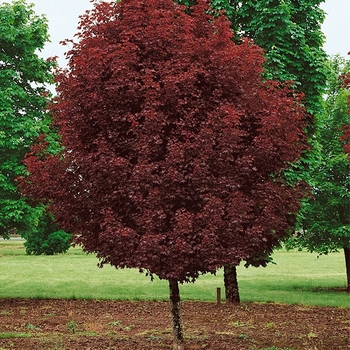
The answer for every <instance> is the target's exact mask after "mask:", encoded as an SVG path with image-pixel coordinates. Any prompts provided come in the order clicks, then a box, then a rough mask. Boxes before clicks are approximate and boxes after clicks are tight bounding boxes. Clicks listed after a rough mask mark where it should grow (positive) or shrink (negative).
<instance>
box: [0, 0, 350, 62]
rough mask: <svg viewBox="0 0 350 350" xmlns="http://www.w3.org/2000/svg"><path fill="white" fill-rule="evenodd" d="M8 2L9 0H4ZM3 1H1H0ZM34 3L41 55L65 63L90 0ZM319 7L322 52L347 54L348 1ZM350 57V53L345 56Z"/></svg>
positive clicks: (349, 38)
mask: <svg viewBox="0 0 350 350" xmlns="http://www.w3.org/2000/svg"><path fill="white" fill-rule="evenodd" d="M6 1H8V0H6ZM0 2H2V0H0ZM27 2H29V3H34V4H35V7H34V11H35V12H36V14H38V15H39V14H45V15H46V17H47V19H48V21H49V34H50V37H51V43H49V44H47V45H46V46H45V49H44V50H43V51H42V52H41V56H42V57H45V58H47V57H50V56H58V57H59V60H58V62H59V65H60V66H64V65H65V64H66V63H65V59H64V52H65V51H66V50H67V47H66V46H62V45H60V44H59V42H60V41H61V40H63V39H72V38H73V36H74V34H75V33H76V32H77V25H78V16H79V15H81V14H83V13H84V12H85V11H86V10H88V9H91V8H92V4H91V2H90V0H27ZM322 8H323V9H324V10H325V11H326V13H327V16H326V20H325V22H324V24H323V27H322V30H323V32H324V34H325V36H326V43H325V46H324V49H325V51H326V52H327V53H328V54H330V55H335V54H338V53H339V54H341V55H342V56H344V57H347V53H348V52H349V51H350V0H326V1H325V2H324V3H323V5H322ZM348 57H349V59H350V56H348Z"/></svg>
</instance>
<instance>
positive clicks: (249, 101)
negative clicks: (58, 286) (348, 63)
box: [22, 0, 306, 281]
mask: <svg viewBox="0 0 350 350" xmlns="http://www.w3.org/2000/svg"><path fill="white" fill-rule="evenodd" d="M206 9H207V4H206V1H204V0H201V1H198V5H197V6H195V7H194V8H193V9H192V11H191V13H188V11H187V12H186V11H184V8H182V7H180V6H178V5H175V4H174V3H173V1H171V0H139V1H134V0H122V1H121V2H119V3H117V4H116V3H115V2H114V1H113V2H111V3H107V2H102V3H96V4H95V7H94V9H93V10H92V11H91V12H90V13H87V14H85V15H84V16H82V17H81V22H80V27H79V33H78V35H77V37H78V38H79V42H78V43H73V48H72V50H71V51H69V52H68V57H69V59H70V61H69V69H68V70H66V71H63V72H61V74H59V75H58V77H57V81H58V83H59V87H58V93H59V99H58V101H57V103H56V104H55V105H54V106H53V107H52V111H53V114H54V121H55V125H56V126H57V127H58V128H59V130H60V134H61V136H62V143H63V145H64V147H65V149H64V151H62V153H61V154H59V155H56V156H49V155H45V142H42V143H41V144H39V145H37V146H36V147H35V148H34V149H33V150H32V152H31V153H30V154H29V155H28V157H27V159H26V164H27V167H28V169H29V171H30V173H31V175H30V176H29V177H28V178H27V179H26V181H25V182H24V183H23V184H22V186H23V190H24V192H25V193H26V194H27V195H32V196H33V197H35V198H36V199H38V200H42V199H45V200H47V201H48V202H49V203H50V208H51V210H52V211H53V212H54V214H55V217H56V219H57V221H58V222H59V223H60V225H61V226H62V227H63V228H64V229H65V230H67V231H68V232H74V234H75V240H76V242H77V243H80V244H82V245H83V247H84V249H85V251H87V252H95V253H97V255H98V257H99V258H100V259H101V263H102V264H104V263H110V264H112V265H114V266H116V267H135V268H140V269H144V270H146V271H148V272H150V273H152V274H156V275H158V276H159V277H160V278H165V279H170V278H176V279H178V280H179V281H186V280H189V279H193V278H196V277H197V276H198V274H199V273H201V272H208V271H215V270H216V269H217V268H218V267H220V266H222V265H223V264H232V263H234V264H237V263H238V262H239V261H241V260H242V259H244V260H245V259H248V258H249V257H252V256H256V255H258V254H259V253H261V252H263V251H266V250H271V249H272V247H273V246H274V245H276V244H278V240H279V239H280V238H281V237H283V236H284V235H285V234H286V232H287V231H288V230H289V229H291V228H292V226H293V223H294V214H293V213H295V212H296V211H297V210H298V207H299V199H300V197H301V196H302V195H303V190H302V189H301V188H299V187H291V186H288V185H286V184H285V183H284V182H283V180H282V179H279V175H278V174H279V173H280V171H281V170H283V169H285V168H286V166H287V163H288V162H293V161H295V160H296V159H298V158H299V157H300V154H301V152H302V151H303V150H304V149H305V147H306V146H305V135H304V133H303V128H304V120H305V116H306V114H305V110H304V108H303V107H301V106H300V103H299V102H300V101H299V97H298V96H296V95H294V94H293V92H292V91H291V90H290V89H288V88H287V87H284V86H281V85H279V84H277V83H274V82H267V83H266V82H265V83H264V82H262V79H261V71H262V63H263V61H264V59H263V54H262V51H261V49H260V48H258V47H257V46H255V45H254V44H253V43H252V42H249V41H245V42H243V43H242V44H240V45H235V44H234V42H233V41H232V40H231V39H232V32H231V31H230V25H229V21H228V20H227V19H226V18H225V17H224V16H219V17H218V18H217V19H214V18H212V17H211V16H210V15H209V14H207V11H206ZM271 174H275V176H273V177H272V176H271Z"/></svg>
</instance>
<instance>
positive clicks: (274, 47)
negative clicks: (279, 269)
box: [178, 0, 328, 302]
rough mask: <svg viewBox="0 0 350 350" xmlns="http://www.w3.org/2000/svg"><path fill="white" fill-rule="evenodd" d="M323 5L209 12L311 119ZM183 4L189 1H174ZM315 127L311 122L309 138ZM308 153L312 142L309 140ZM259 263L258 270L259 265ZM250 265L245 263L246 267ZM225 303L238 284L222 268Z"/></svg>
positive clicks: (260, 5)
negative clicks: (256, 54) (258, 52)
mask: <svg viewBox="0 0 350 350" xmlns="http://www.w3.org/2000/svg"><path fill="white" fill-rule="evenodd" d="M323 1H324V0H284V1H281V0H257V1H248V0H243V1H240V0H212V1H211V7H212V8H213V9H217V10H223V11H224V12H225V13H226V15H227V16H228V18H229V19H230V22H231V28H232V30H233V32H234V33H235V36H234V40H235V41H236V43H238V44H239V43H240V41H241V40H242V39H243V38H244V37H248V38H251V39H253V40H254V42H255V44H257V45H259V46H260V47H261V48H263V49H264V52H265V60H266V61H265V64H264V72H263V76H264V77H265V78H266V79H276V80H278V81H293V84H294V88H295V90H296V91H299V92H303V93H304V94H305V97H304V99H303V103H304V104H305V106H306V108H307V111H308V112H309V113H310V114H311V115H313V116H314V117H315V119H317V118H318V115H319V114H320V113H322V108H323V107H322V94H323V93H324V91H325V83H324V82H325V81H326V77H327V74H328V72H327V55H326V53H325V51H324V50H323V43H324V34H323V32H322V30H321V25H322V23H323V20H324V17H325V13H324V11H323V10H322V9H321V8H320V4H321V3H322V2H323ZM178 2H180V3H183V4H185V5H191V4H193V2H195V1H193V0H179V1H178ZM310 121H311V120H310ZM314 128H315V124H314V122H310V123H309V125H308V131H309V134H310V136H311V135H312V133H313V132H314ZM309 142H310V149H311V150H312V149H313V147H314V146H313V144H312V143H313V139H312V138H310V140H309ZM312 158H313V151H311V152H308V153H307V154H305V155H303V157H302V158H301V160H300V164H299V165H298V166H296V167H294V170H295V172H297V173H298V175H297V174H295V175H294V177H298V178H302V176H301V174H302V173H305V170H306V169H307V168H308V164H309V163H310V162H312ZM271 253H272V250H271V251H270V252H265V253H264V254H263V256H261V257H256V259H255V260H254V262H253V264H252V265H253V266H256V267H258V266H266V265H267V263H268V262H269V261H271V260H272V259H271V257H270V254H271ZM259 264H260V265H259ZM249 265H251V263H250V262H247V263H246V264H245V266H246V267H248V266H249ZM224 279H225V293H226V301H229V302H239V291H238V281H237V273H236V267H235V266H227V267H225V269H224Z"/></svg>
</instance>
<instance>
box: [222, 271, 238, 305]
mask: <svg viewBox="0 0 350 350" xmlns="http://www.w3.org/2000/svg"><path fill="white" fill-rule="evenodd" d="M224 283H225V296H226V302H227V303H239V302H240V298H239V289H238V280H237V269H236V265H225V266H224Z"/></svg>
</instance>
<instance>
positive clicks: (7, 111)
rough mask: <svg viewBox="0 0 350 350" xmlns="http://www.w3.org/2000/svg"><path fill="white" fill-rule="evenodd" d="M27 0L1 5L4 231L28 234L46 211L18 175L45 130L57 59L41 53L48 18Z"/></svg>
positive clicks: (0, 225) (0, 202) (0, 226)
mask: <svg viewBox="0 0 350 350" xmlns="http://www.w3.org/2000/svg"><path fill="white" fill-rule="evenodd" d="M32 8H33V5H27V4H26V3H25V1H23V0H16V1H13V3H12V4H10V3H4V2H2V3H1V4H0V32H1V36H0V96H1V98H0V125H1V128H0V235H1V236H3V237H8V236H9V234H10V233H11V232H19V233H21V234H22V235H26V234H27V233H29V232H31V231H32V230H34V229H35V227H36V225H37V223H38V220H39V218H40V216H41V215H42V213H43V210H42V206H38V207H32V206H31V205H29V204H27V203H26V201H25V198H24V197H22V196H21V194H20V192H19V191H18V190H17V183H16V181H15V179H16V178H17V177H19V176H21V175H24V174H25V171H26V170H25V166H24V165H23V163H22V161H23V158H24V155H25V154H26V153H27V152H28V151H29V150H30V145H31V144H32V143H33V141H34V140H35V139H36V138H37V137H38V136H39V134H40V133H41V132H44V131H46V125H47V123H48V121H47V115H46V114H45V108H46V105H47V102H48V98H49V95H48V91H47V89H46V84H47V83H50V82H51V81H52V74H51V73H50V71H51V68H52V67H53V65H54V62H53V61H45V60H43V59H41V58H39V57H38V55H37V50H41V49H42V48H43V46H44V44H45V43H46V42H47V41H48V34H47V22H46V19H45V18H44V17H39V16H36V15H35V14H34V11H33V9H32Z"/></svg>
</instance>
